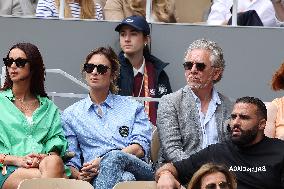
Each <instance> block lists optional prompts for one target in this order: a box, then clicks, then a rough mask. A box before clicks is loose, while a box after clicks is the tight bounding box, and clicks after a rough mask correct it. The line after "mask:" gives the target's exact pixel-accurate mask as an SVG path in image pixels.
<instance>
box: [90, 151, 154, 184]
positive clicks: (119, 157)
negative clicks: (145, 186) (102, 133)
mask: <svg viewBox="0 0 284 189" xmlns="http://www.w3.org/2000/svg"><path fill="white" fill-rule="evenodd" d="M132 180H144V181H148V180H154V170H153V169H152V166H151V165H150V164H148V163H146V162H145V161H143V160H141V159H139V158H137V157H136V156H134V155H132V154H128V153H124V152H122V151H119V150H114V151H110V152H109V153H107V154H106V155H105V156H104V157H103V159H102V160H101V163H100V170H99V174H98V176H97V177H96V178H95V180H94V183H93V186H94V187H95V188H96V189H112V188H113V187H114V186H115V184H117V183H118V182H123V181H132Z"/></svg>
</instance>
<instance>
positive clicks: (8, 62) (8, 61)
mask: <svg viewBox="0 0 284 189" xmlns="http://www.w3.org/2000/svg"><path fill="white" fill-rule="evenodd" d="M3 62H4V65H5V66H6V67H11V66H12V64H13V63H15V64H16V66H17V67H18V68H23V67H25V65H26V64H27V63H28V62H29V61H28V59H23V58H17V59H16V60H14V59H13V58H3Z"/></svg>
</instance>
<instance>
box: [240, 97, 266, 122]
mask: <svg viewBox="0 0 284 189" xmlns="http://www.w3.org/2000/svg"><path fill="white" fill-rule="evenodd" d="M237 103H248V104H254V105H255V106H256V107H257V112H258V114H259V115H260V116H261V118H264V119H265V120H267V109H266V106H265V104H264V103H263V102H262V101H261V100H260V99H259V98H256V97H251V96H244V97H241V98H238V99H237V100H236V104H237Z"/></svg>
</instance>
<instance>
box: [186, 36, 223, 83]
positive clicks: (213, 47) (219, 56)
mask: <svg viewBox="0 0 284 189" xmlns="http://www.w3.org/2000/svg"><path fill="white" fill-rule="evenodd" d="M194 49H205V50H208V51H209V52H210V57H209V60H210V62H211V64H212V66H213V67H215V68H221V69H222V73H221V74H220V77H219V78H217V79H216V80H215V81H214V83H217V82H218V81H220V80H221V78H222V76H223V70H224V69H225V60H224V54H223V50H222V48H221V47H219V46H218V44H217V43H216V42H214V41H210V40H208V39H204V38H202V39H197V40H195V41H193V42H192V43H191V44H190V45H189V47H188V48H187V50H186V52H185V57H184V59H186V56H187V54H189V53H190V52H191V51H192V50H194Z"/></svg>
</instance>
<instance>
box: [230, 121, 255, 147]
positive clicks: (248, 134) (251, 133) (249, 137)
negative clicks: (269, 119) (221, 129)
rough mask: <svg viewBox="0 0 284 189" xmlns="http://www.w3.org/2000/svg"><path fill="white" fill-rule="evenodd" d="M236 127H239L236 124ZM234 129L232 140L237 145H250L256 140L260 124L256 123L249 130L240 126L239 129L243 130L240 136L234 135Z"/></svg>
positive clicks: (231, 130) (231, 131)
mask: <svg viewBox="0 0 284 189" xmlns="http://www.w3.org/2000/svg"><path fill="white" fill-rule="evenodd" d="M235 127H238V126H235ZM235 127H234V128H235ZM234 128H233V129H234ZM233 129H230V133H231V140H232V142H233V143H234V144H235V145H237V146H248V145H250V144H251V143H252V142H253V141H254V140H255V138H256V136H257V133H258V126H257V125H255V126H254V127H253V128H251V129H249V130H243V129H241V128H240V127H238V129H239V130H240V132H241V134H240V136H233Z"/></svg>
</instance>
